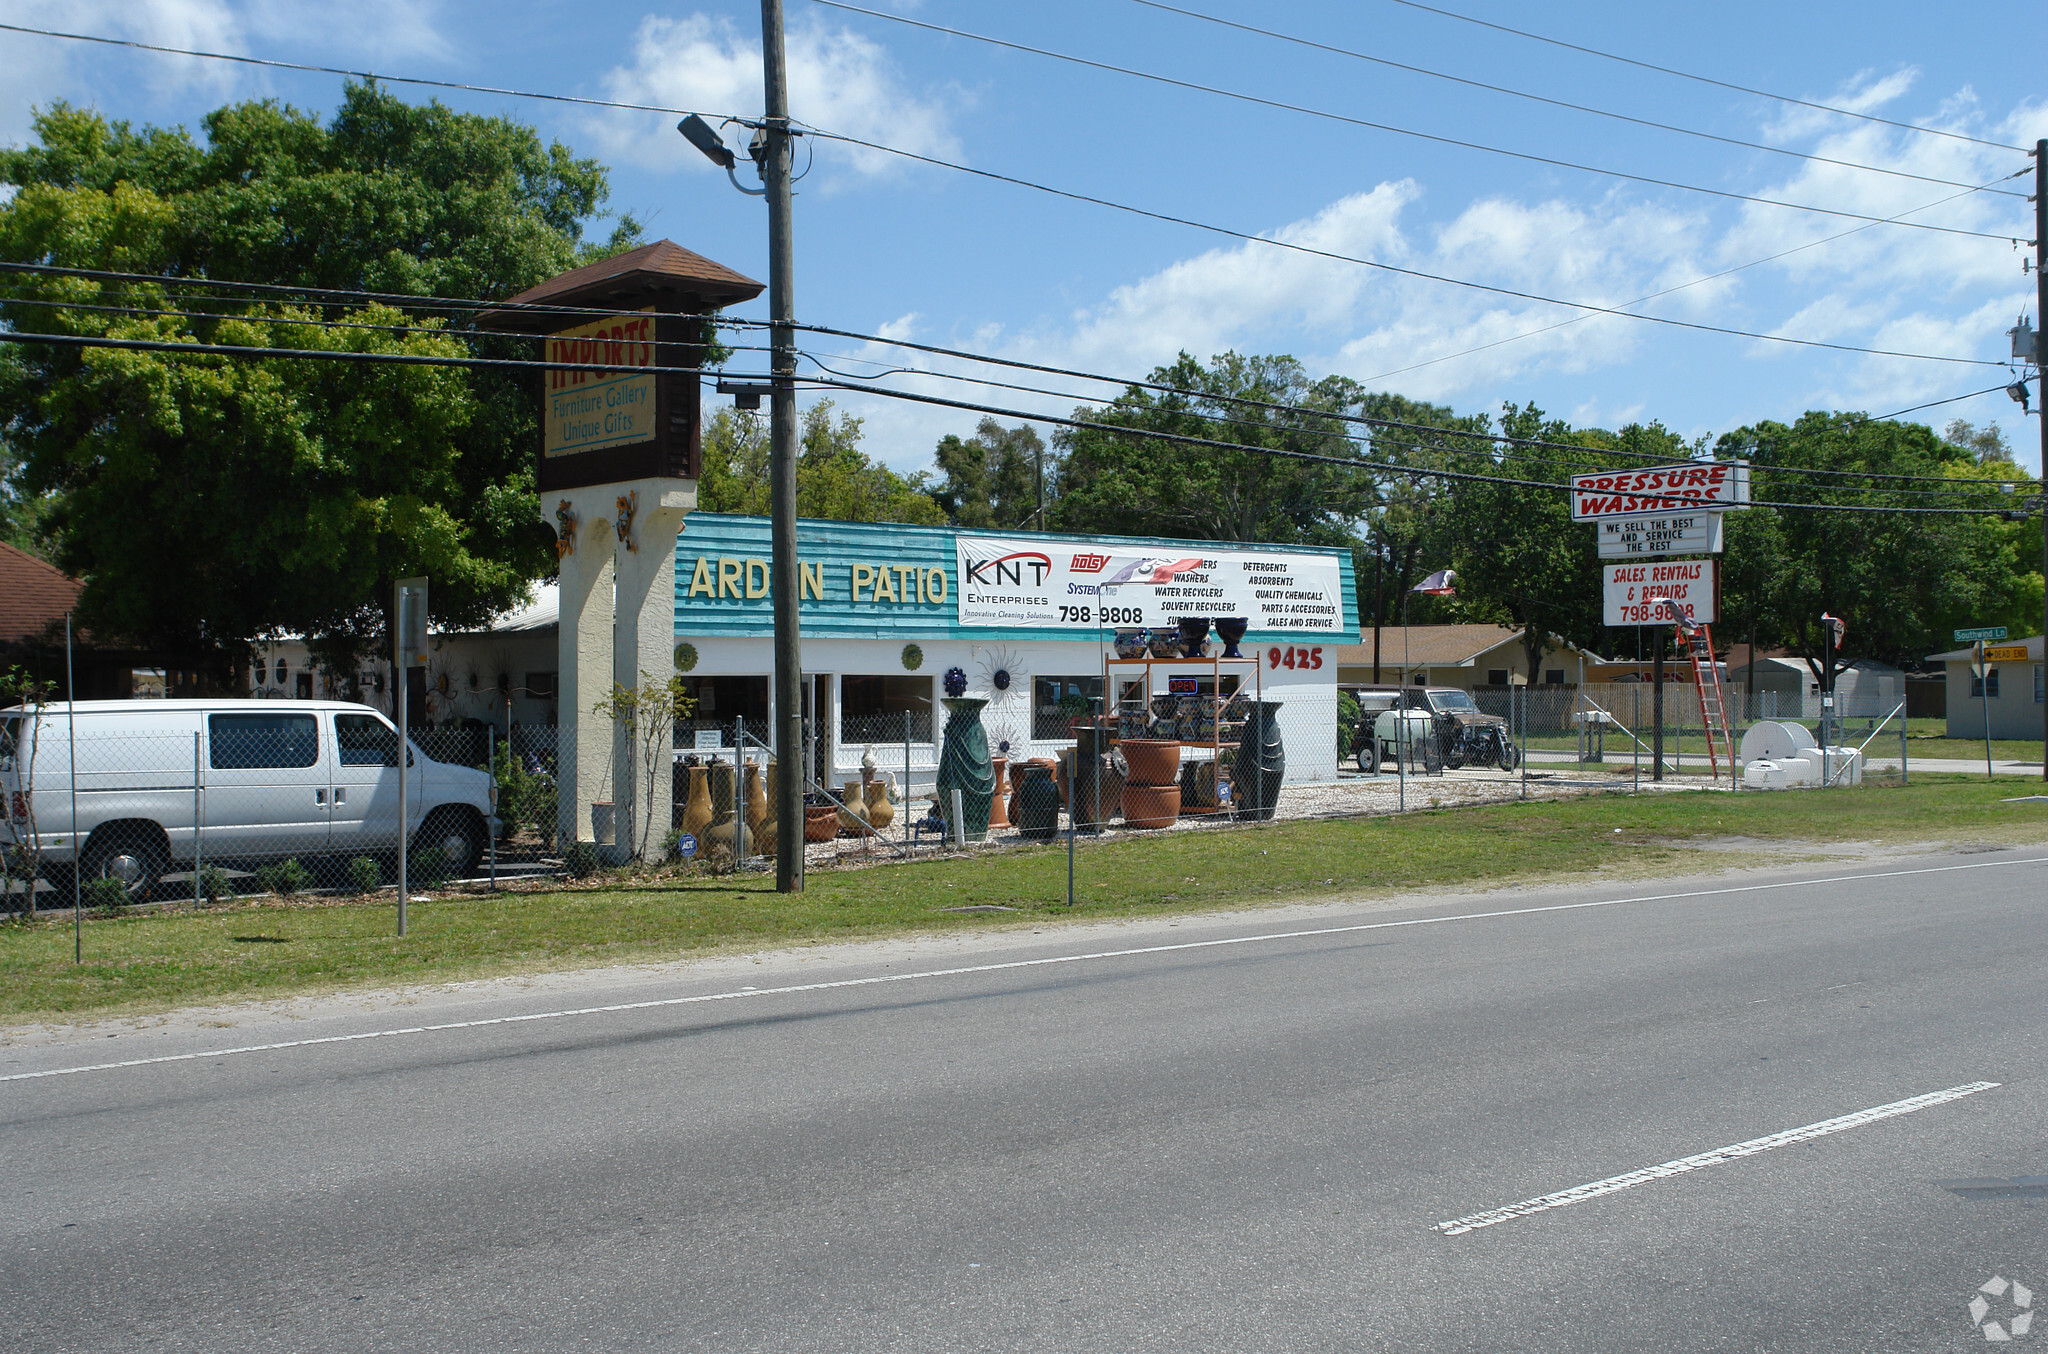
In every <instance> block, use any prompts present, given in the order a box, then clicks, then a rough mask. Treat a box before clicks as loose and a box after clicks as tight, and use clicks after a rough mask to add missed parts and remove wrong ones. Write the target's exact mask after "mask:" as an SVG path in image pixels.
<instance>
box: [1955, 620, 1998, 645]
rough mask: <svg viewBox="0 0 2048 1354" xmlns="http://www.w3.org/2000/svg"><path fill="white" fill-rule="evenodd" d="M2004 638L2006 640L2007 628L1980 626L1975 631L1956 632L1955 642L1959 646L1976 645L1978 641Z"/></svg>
mask: <svg viewBox="0 0 2048 1354" xmlns="http://www.w3.org/2000/svg"><path fill="white" fill-rule="evenodd" d="M2004 638H2005V627H2004V626H2002V625H1980V626H1977V627H1976V628H1975V629H1971V630H1958V631H1956V639H1955V642H1956V643H1958V644H1975V643H1976V642H1977V641H1978V640H1980V639H2004Z"/></svg>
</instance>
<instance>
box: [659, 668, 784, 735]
mask: <svg viewBox="0 0 2048 1354" xmlns="http://www.w3.org/2000/svg"><path fill="white" fill-rule="evenodd" d="M683 689H684V690H685V691H686V692H687V693H688V694H689V695H691V696H692V697H694V698H695V699H696V702H697V708H696V709H695V710H693V711H691V713H690V717H689V718H688V719H679V720H677V721H676V732H675V739H676V746H677V747H689V746H691V745H692V744H693V743H694V742H695V740H696V734H697V730H699V729H717V730H718V731H719V733H720V735H721V738H720V743H719V746H721V747H730V746H732V732H733V721H734V720H736V719H744V720H746V721H747V728H748V730H749V732H751V733H752V735H753V736H754V737H756V738H760V739H763V740H766V739H767V738H768V736H769V729H768V679H767V678H766V677H765V676H764V677H696V678H685V679H684V680H683Z"/></svg>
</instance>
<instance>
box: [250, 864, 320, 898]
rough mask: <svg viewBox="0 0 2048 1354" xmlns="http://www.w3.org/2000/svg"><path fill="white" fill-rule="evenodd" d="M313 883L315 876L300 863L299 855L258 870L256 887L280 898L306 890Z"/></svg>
mask: <svg viewBox="0 0 2048 1354" xmlns="http://www.w3.org/2000/svg"><path fill="white" fill-rule="evenodd" d="M312 883H313V876H312V875H310V874H308V873H307V872H306V867H305V866H303V865H301V864H299V858H298V857H297V856H293V857H292V858H291V859H289V860H284V861H280V862H278V863H277V864H275V865H266V866H264V867H263V868H262V869H260V870H258V871H257V872H256V887H257V888H259V889H262V890H263V891H264V892H265V893H274V894H276V895H277V896H278V897H280V898H289V897H291V896H292V895H293V894H295V893H301V892H304V891H305V890H306V889H307V888H309V887H311V886H312Z"/></svg>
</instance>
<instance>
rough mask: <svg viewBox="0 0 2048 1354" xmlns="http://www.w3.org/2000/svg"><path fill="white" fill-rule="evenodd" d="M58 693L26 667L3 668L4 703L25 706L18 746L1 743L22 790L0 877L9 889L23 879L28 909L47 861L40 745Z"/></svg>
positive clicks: (0, 755) (0, 700)
mask: <svg viewBox="0 0 2048 1354" xmlns="http://www.w3.org/2000/svg"><path fill="white" fill-rule="evenodd" d="M56 694H57V684H56V683H55V682H47V681H42V680H40V679H38V678H36V677H32V676H30V675H29V673H28V671H27V670H26V669H24V668H20V667H13V668H9V669H7V671H5V672H0V706H5V705H8V704H10V703H11V704H13V705H16V706H19V707H20V709H21V714H20V715H19V716H17V717H16V718H15V719H14V720H13V721H12V723H13V728H14V734H13V744H14V746H13V747H12V748H11V749H10V748H7V747H5V746H0V761H4V760H5V759H6V758H7V757H10V756H11V757H12V758H13V761H14V770H15V782H14V783H15V788H16V789H17V790H19V791H20V798H19V799H15V800H13V801H11V802H10V803H8V804H7V805H6V806H5V808H4V812H6V813H7V815H8V822H9V825H10V826H11V827H12V828H13V829H14V849H13V851H12V852H11V853H10V854H9V855H8V857H7V860H6V862H5V869H4V870H0V879H4V880H6V881H7V883H8V885H9V889H8V891H9V892H12V891H13V890H12V883H13V881H14V880H15V879H17V878H18V879H20V880H21V888H22V894H23V897H24V898H25V899H26V904H25V906H26V910H28V911H30V912H33V911H34V910H35V898H36V875H37V874H38V873H39V872H40V871H41V869H42V863H43V852H42V842H41V837H40V834H38V833H37V831H36V794H35V789H36V787H35V780H36V749H37V747H38V746H39V745H40V744H41V743H42V732H43V707H44V706H45V705H48V704H49V703H50V698H51V697H52V696H55V695H56ZM16 808H19V809H20V810H21V813H20V814H19V815H16V814H15V809H16Z"/></svg>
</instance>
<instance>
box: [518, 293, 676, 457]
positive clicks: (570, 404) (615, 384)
mask: <svg viewBox="0 0 2048 1354" xmlns="http://www.w3.org/2000/svg"><path fill="white" fill-rule="evenodd" d="M654 322H655V317H654V312H653V311H652V310H645V311H642V312H640V313H639V314H637V315H619V316H614V317H612V318H610V319H604V320H599V321H597V322H596V323H594V324H582V325H578V326H576V327H575V328H574V329H564V330H563V331H562V332H561V333H559V334H550V335H548V343H547V360H548V361H549V362H550V363H566V364H574V365H572V366H550V367H549V368H548V369H547V373H546V385H545V387H544V389H543V390H542V392H541V400H542V405H541V439H542V440H541V458H542V459H543V460H544V461H545V460H548V459H552V458H553V457H556V456H574V455H576V454H578V453H580V452H586V451H602V450H604V449H605V448H606V447H626V446H632V445H633V444H635V443H637V442H649V441H652V440H653V439H654V429H655V423H654V375H653V373H652V372H650V373H648V374H647V375H645V376H636V375H633V374H631V373H630V372H622V371H588V370H582V368H585V367H592V366H603V367H651V366H653V365H654Z"/></svg>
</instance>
